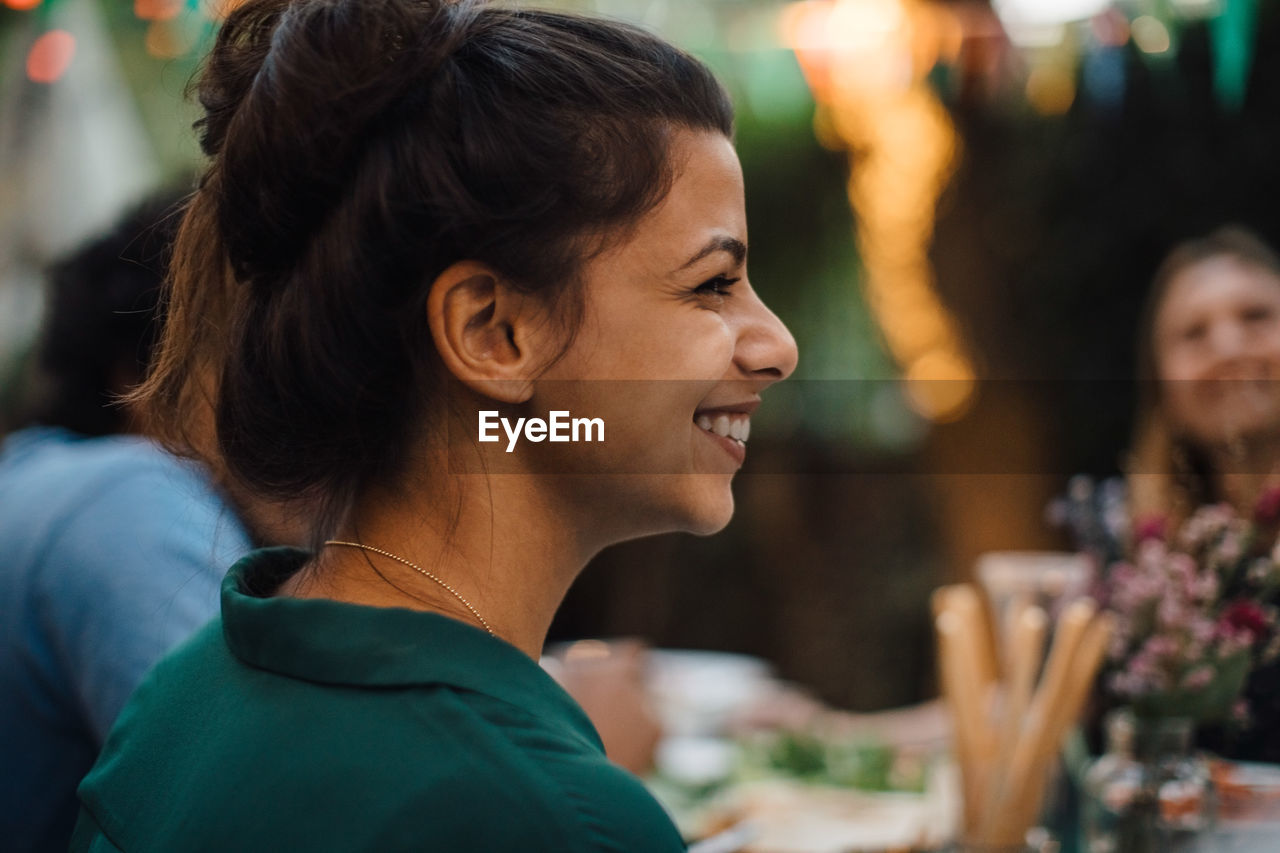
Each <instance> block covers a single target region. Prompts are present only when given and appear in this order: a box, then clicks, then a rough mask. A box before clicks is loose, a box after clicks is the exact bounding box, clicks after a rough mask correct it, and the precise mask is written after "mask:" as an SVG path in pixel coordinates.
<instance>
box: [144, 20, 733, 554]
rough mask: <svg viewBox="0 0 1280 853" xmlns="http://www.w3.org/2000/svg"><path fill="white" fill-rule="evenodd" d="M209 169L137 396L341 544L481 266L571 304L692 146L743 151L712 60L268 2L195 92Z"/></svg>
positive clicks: (563, 30) (232, 36) (224, 39)
mask: <svg viewBox="0 0 1280 853" xmlns="http://www.w3.org/2000/svg"><path fill="white" fill-rule="evenodd" d="M196 92H197V94H198V97H199V100H200V103H201V104H202V105H203V107H204V109H205V115H204V118H202V119H201V120H200V121H199V122H197V129H198V130H199V132H200V140H201V145H202V147H203V149H204V152H205V153H206V154H207V155H208V156H209V158H210V162H209V166H208V170H207V172H206V173H205V175H204V177H203V179H202V180H201V182H200V185H199V188H198V190H197V191H196V193H195V195H194V196H193V197H192V198H191V200H190V203H189V206H188V208H187V211H186V215H185V218H184V221H183V225H182V229H181V232H180V234H179V237H178V241H177V245H176V247H175V255H174V263H173V268H172V274H171V281H170V300H171V304H170V321H169V324H168V327H167V330H166V334H165V336H164V339H163V341H162V344H161V349H160V353H159V358H158V360H157V362H156V367H155V369H154V371H153V373H152V374H151V376H150V377H149V380H148V382H147V383H146V385H145V386H144V387H143V388H142V389H141V391H140V392H139V395H138V397H139V398H140V399H142V400H143V401H145V402H146V403H147V404H148V406H149V409H150V412H151V413H152V414H153V416H154V419H155V428H156V430H157V432H159V433H160V434H161V435H162V436H164V437H165V438H166V439H167V440H168V441H169V442H170V443H171V444H175V445H177V446H178V447H186V448H188V449H191V448H194V449H195V450H197V451H200V450H202V449H203V450H204V451H205V453H206V454H208V453H209V448H207V447H206V448H201V446H200V445H201V442H200V441H199V440H198V437H197V436H195V435H193V431H192V430H189V429H187V426H188V422H189V420H190V419H191V418H193V417H194V418H197V419H198V413H199V412H200V410H201V400H204V401H205V402H204V406H205V407H206V410H207V407H208V405H209V404H211V405H212V409H213V412H214V421H215V424H216V435H217V453H216V455H217V456H219V457H220V458H221V462H222V463H224V464H225V467H226V470H227V472H228V473H229V474H230V475H231V476H232V477H233V478H234V479H235V480H237V481H239V482H241V483H242V484H244V485H245V486H246V487H247V488H249V489H250V490H251V491H253V492H254V493H256V494H258V495H260V496H262V497H265V498H268V499H273V500H283V501H294V500H300V501H305V502H306V504H307V505H308V507H310V508H311V510H312V511H313V512H314V513H315V514H316V517H317V519H318V521H317V529H316V530H315V531H313V535H314V536H317V537H322V536H323V535H324V533H325V532H326V529H325V528H329V527H331V526H332V525H333V524H334V523H335V522H336V521H337V520H338V519H339V518H340V517H341V516H342V514H343V512H344V511H345V509H346V508H347V507H348V506H349V505H350V503H351V501H353V500H354V499H356V498H357V496H358V495H359V494H361V493H362V492H363V491H364V489H365V488H366V487H368V486H369V485H370V484H373V483H383V482H387V481H388V479H389V478H392V477H394V475H395V474H396V473H397V472H399V471H402V470H404V468H405V462H406V459H407V456H406V454H407V453H408V452H409V446H410V443H411V439H412V438H413V436H414V434H415V430H416V429H418V428H420V426H421V424H422V423H423V422H424V420H426V419H428V418H430V416H431V415H432V410H433V407H434V406H439V405H441V396H442V395H441V394H440V393H439V390H440V389H439V388H438V387H436V384H437V383H438V382H439V373H440V371H439V368H438V356H437V355H436V353H435V352H434V349H433V348H432V347H430V346H429V345H428V346H424V342H427V341H429V340H430V333H429V330H428V328H427V312H426V296H427V290H428V288H429V286H430V284H431V282H432V281H433V280H434V279H435V277H436V276H437V275H438V274H439V273H441V272H442V271H443V270H444V269H446V268H447V267H448V266H449V265H450V264H452V263H454V262H456V261H459V260H463V259H469V260H477V261H481V262H483V263H486V264H488V265H490V266H491V267H493V268H494V269H496V270H497V271H499V272H500V273H501V274H503V275H504V276H506V277H508V278H509V279H510V280H512V281H513V282H515V283H516V284H517V286H519V287H522V288H525V289H527V290H529V291H531V292H532V291H536V292H540V293H543V294H546V295H547V296H548V298H555V297H556V296H568V297H570V298H569V299H566V300H565V306H564V307H563V308H562V309H561V311H560V314H561V316H562V317H564V318H566V326H567V327H568V328H570V329H571V328H572V327H573V326H574V325H575V324H576V318H577V315H578V313H579V309H578V308H577V307H575V306H577V305H578V304H579V303H578V297H579V294H577V292H576V288H575V281H576V276H577V274H578V272H579V270H580V267H581V264H582V263H583V262H584V260H586V259H587V258H588V257H590V255H591V253H592V252H594V251H598V250H600V249H601V248H603V247H604V243H603V240H604V239H605V238H606V237H607V235H609V234H616V233H619V232H618V229H622V228H625V227H627V226H628V225H630V224H633V223H634V222H635V221H637V220H638V219H639V218H640V217H641V216H642V215H643V214H644V213H646V212H647V211H649V210H650V209H652V207H653V206H654V205H656V204H657V203H658V202H659V201H660V200H661V199H662V198H663V196H664V195H665V194H666V191H667V189H668V188H669V186H670V184H671V181H672V180H673V177H674V172H675V170H676V168H678V164H673V163H671V162H670V158H669V156H668V148H669V140H670V137H671V133H672V131H673V130H675V129H680V128H687V129H692V130H698V131H711V132H717V133H721V134H724V135H726V136H729V135H731V133H732V109H731V106H730V104H729V101H728V98H727V96H726V94H725V92H724V91H723V89H722V88H721V87H720V85H719V84H718V83H717V82H716V80H715V78H714V77H713V76H712V74H711V73H710V72H709V71H708V70H707V69H706V68H705V67H704V66H703V65H702V64H701V63H699V62H698V61H697V60H695V59H693V58H691V57H689V56H688V55H686V54H684V53H682V52H681V51H679V50H677V49H675V48H673V47H672V46H670V45H668V44H666V43H665V42H663V41H662V40H660V39H658V38H656V37H655V36H653V35H650V34H648V33H646V32H644V31H642V30H639V29H636V28H634V27H631V26H628V25H625V24H620V23H614V22H609V21H603V20H596V19H590V18H584V17H578V16H574V15H568V14H561V13H554V12H544V11H532V10H523V9H507V8H496V7H491V6H488V5H486V4H485V3H483V2H481V0H455V2H449V0H249V2H246V3H244V4H243V5H241V6H240V7H239V8H238V9H237V10H236V11H235V12H234V13H233V14H232V15H231V16H230V17H229V18H228V20H227V21H226V22H225V24H224V25H223V28H222V30H221V32H220V34H219V36H218V40H217V43H216V45H215V47H214V49H213V51H212V54H211V55H210V57H209V58H208V61H207V65H206V67H205V69H204V71H203V72H202V74H201V76H200V77H199V78H198V81H197V85H196Z"/></svg>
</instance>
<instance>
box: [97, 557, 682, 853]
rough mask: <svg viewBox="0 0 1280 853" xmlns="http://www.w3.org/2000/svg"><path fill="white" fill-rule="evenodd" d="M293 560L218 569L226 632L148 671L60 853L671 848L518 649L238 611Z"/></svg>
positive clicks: (212, 631) (671, 831) (335, 605)
mask: <svg viewBox="0 0 1280 853" xmlns="http://www.w3.org/2000/svg"><path fill="white" fill-rule="evenodd" d="M307 556H308V555H307V554H306V552H303V551H297V550H294V549H287V548H274V549H267V550H262V551H257V552H254V553H253V554H251V555H249V556H248V557H246V558H245V559H243V560H241V561H240V562H239V563H237V564H236V565H235V566H234V567H232V569H231V571H230V572H229V573H228V574H227V577H226V580H224V581H223V586H222V617H221V618H220V619H215V620H214V621H213V622H211V623H210V624H209V625H208V626H207V627H206V628H205V629H203V630H202V631H200V632H199V633H198V634H196V635H195V636H194V637H193V638H192V639H191V640H190V641H188V642H187V643H186V644H185V645H184V646H182V647H181V648H179V649H178V650H177V651H175V652H174V653H173V654H171V655H170V656H168V657H167V658H165V659H164V660H162V661H161V662H160V663H159V664H157V665H156V667H155V668H154V669H153V670H152V671H151V673H150V674H149V675H148V676H147V678H146V680H145V681H144V682H143V683H142V685H141V686H140V687H139V688H138V690H137V692H136V693H135V694H134V695H133V697H132V699H131V700H130V701H129V704H128V705H127V706H126V708H125V710H124V712H123V713H122V714H121V715H120V719H119V720H118V721H117V722H116V725H115V727H114V728H113V729H112V730H111V733H110V735H109V736H108V737H107V741H106V745H105V747H104V749H103V752H102V755H101V756H100V757H99V759H98V763H97V764H96V765H95V766H94V768H93V770H92V771H90V773H89V775H88V776H86V777H85V780H84V782H83V783H81V785H80V790H79V794H80V800H81V804H82V808H81V813H80V820H79V823H78V824H77V826H76V833H75V837H74V840H73V841H72V845H71V849H72V850H73V851H85V850H91V851H116V850H120V851H130V853H141V851H165V853H174V851H205V850H207V851H233V850H234V851H257V850H262V851H280V850H305V851H344V852H345V851H379V853H381V852H382V851H399V850H414V851H454V850H457V851H505V850H520V851H555V853H574V851H603V850H608V851H639V853H649V851H653V853H658V851H661V852H662V853H668V851H679V850H684V844H683V842H682V841H681V839H680V836H679V833H678V832H677V831H676V828H675V826H674V825H673V824H672V822H671V820H670V819H669V818H668V817H667V815H666V813H665V812H664V811H663V810H662V808H661V806H659V805H658V803H657V802H656V801H655V800H654V799H653V797H651V796H650V795H649V793H648V792H647V791H646V790H645V788H644V787H643V786H642V785H641V783H640V781H639V780H638V779H636V778H635V777H634V776H632V775H630V774H629V773H627V772H626V771H624V770H622V769H621V768H619V767H617V766H616V765H614V764H611V763H609V761H608V760H606V759H605V756H604V749H603V746H602V745H601V743H600V738H599V736H598V735H597V734H596V732H595V729H594V728H593V727H592V725H591V723H590V721H589V720H588V719H587V717H586V715H585V714H584V713H583V712H582V709H581V708H579V707H578V705H577V704H576V703H575V702H574V701H573V700H572V699H571V698H570V697H569V695H568V694H567V693H565V692H564V691H563V690H562V689H561V688H560V686H559V685H558V684H556V682H555V681H554V680H553V679H552V678H551V677H550V676H548V675H547V674H546V673H545V672H544V671H543V670H542V668H541V667H539V666H538V664H537V663H535V662H534V661H532V660H530V659H529V658H528V657H527V656H526V655H524V654H523V653H522V652H520V651H519V650H517V649H516V648H514V647H513V646H510V645H508V644H507V643H504V642H502V641H501V640H498V639H495V638H493V637H490V636H489V635H488V634H486V633H484V632H483V631H480V630H478V629H476V628H472V627H470V626H468V625H466V624H463V623H462V622H458V621H455V620H452V619H449V618H447V617H444V616H439V615H436V614H432V613H422V612H418V611H413V610H400V609H379V608H371V607H362V606H357V605H352V604H343V603H339V602H334V601H324V600H300V599H291V598H270V597H258V596H255V595H253V594H251V593H250V591H249V590H250V589H251V588H252V587H251V586H250V584H249V582H248V580H254V579H257V578H259V577H262V576H266V577H268V578H280V577H284V576H287V575H288V574H289V573H291V572H292V570H293V569H295V568H297V567H298V566H299V565H301V563H302V562H303V561H304V560H305V559H306V558H307ZM247 579H248V580H247ZM254 586H256V584H254Z"/></svg>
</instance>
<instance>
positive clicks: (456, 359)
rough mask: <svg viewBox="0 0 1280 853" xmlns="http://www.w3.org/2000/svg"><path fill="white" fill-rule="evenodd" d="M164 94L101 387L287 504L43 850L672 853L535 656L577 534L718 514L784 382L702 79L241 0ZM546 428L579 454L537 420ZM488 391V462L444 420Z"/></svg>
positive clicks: (732, 166) (487, 20)
mask: <svg viewBox="0 0 1280 853" xmlns="http://www.w3.org/2000/svg"><path fill="white" fill-rule="evenodd" d="M197 92H198V95H199V98H200V101H201V104H202V105H203V107H204V117H203V118H202V119H201V120H200V122H199V124H198V127H199V130H200V133H201V145H202V148H203V150H204V152H205V153H206V154H207V155H208V157H209V162H208V167H207V170H206V172H205V173H204V176H203V178H202V180H201V182H200V187H199V190H198V192H197V193H196V194H195V196H194V197H193V199H192V200H191V203H190V204H189V206H188V208H187V211H186V214H185V217H184V220H183V224H182V227H181V228H180V230H179V234H178V238H177V242H176V244H175V253H174V259H173V264H172V269H173V274H172V275H171V276H170V278H169V280H168V281H169V287H170V290H169V297H170V301H169V302H168V305H169V310H170V314H169V318H168V321H167V323H166V327H165V332H164V335H163V338H162V341H161V344H160V353H159V355H158V358H157V362H156V364H157V367H156V369H155V370H154V371H153V372H152V373H151V374H150V375H149V377H148V380H147V382H146V383H145V384H144V386H143V387H142V388H141V389H140V390H139V392H138V393H137V394H136V395H135V397H136V398H137V399H139V400H140V401H142V402H143V403H144V404H145V405H146V406H147V407H148V411H149V412H151V413H153V414H154V415H155V416H156V419H157V420H156V422H157V423H164V422H165V420H166V419H167V426H168V431H167V433H166V436H167V439H168V440H169V441H174V442H181V441H182V439H183V433H184V427H185V425H186V423H187V421H188V415H187V412H188V411H190V408H189V407H190V406H191V405H192V401H196V400H201V399H205V400H211V402H212V407H213V410H214V418H213V420H214V423H215V425H216V439H217V455H218V457H219V459H220V460H221V461H220V463H219V464H223V465H225V469H226V471H227V474H228V476H229V477H231V478H232V479H234V480H235V482H236V483H238V484H239V487H240V488H243V489H244V490H245V491H247V492H250V493H252V494H253V495H255V496H256V497H257V498H258V499H260V500H264V501H274V502H277V503H278V504H280V505H292V504H296V502H298V501H300V500H301V501H303V502H305V505H306V507H307V513H308V519H309V537H308V538H309V541H310V544H311V547H310V548H309V549H307V550H302V549H292V548H274V549H264V550H261V551H256V552H254V553H253V554H250V555H249V556H247V557H245V558H244V559H242V560H240V561H239V562H238V563H237V564H236V565H234V566H233V567H232V568H231V570H230V572H229V573H228V575H227V577H226V579H225V580H224V582H223V586H222V611H221V614H220V617H219V618H218V619H216V620H215V621H214V622H213V623H212V624H210V625H209V626H208V627H206V628H205V629H202V630H201V631H200V632H198V633H197V634H196V636H195V637H194V638H192V640H191V641H189V642H188V643H186V644H184V645H183V646H182V647H181V648H180V649H179V650H177V651H175V652H174V653H172V654H171V655H169V656H168V657H167V658H165V659H164V660H163V661H161V662H160V663H159V664H158V665H157V666H156V667H155V668H154V669H153V670H152V671H151V673H150V675H149V676H148V677H147V678H146V680H145V681H144V682H143V684H142V686H141V687H139V689H138V691H137V692H136V693H135V694H134V696H133V698H132V699H131V700H130V702H129V704H128V706H127V707H126V708H125V710H124V711H123V712H122V713H121V716H120V719H119V721H118V722H117V723H116V726H115V727H114V728H113V729H112V731H111V733H110V735H109V736H108V738H107V744H106V747H105V748H104V750H103V753H102V756H101V757H100V758H99V760H98V763H97V764H96V765H95V767H94V769H93V770H92V771H90V773H89V774H88V776H86V777H85V781H84V782H83V783H82V784H81V786H80V791H79V793H80V799H81V802H82V804H83V810H82V812H81V818H80V821H79V823H78V824H77V827H76V833H75V837H74V840H73V842H72V849H73V850H78V851H82V850H92V851H144V850H156V851H161V850H163V851H171V850H181V851H206V850H207V851H228V850H235V851H277V850H306V851H312V853H316V851H344V853H351V851H379V853H388V852H389V851H411V850H412V851H419V850H441V851H445V850H448V851H508V850H509V851H517V850H518V851H526V853H527V852H528V851H546V853H587V851H605V850H614V851H628V853H675V851H681V850H684V849H685V845H684V843H683V841H682V839H681V837H680V834H679V832H678V831H677V829H676V827H675V825H674V824H673V823H672V821H671V819H670V818H669V817H668V816H667V814H666V813H665V811H664V810H663V809H662V807H661V806H660V805H659V804H658V802H657V801H656V800H654V799H653V797H652V796H651V795H650V794H649V793H648V792H647V791H646V789H645V788H644V786H643V785H642V784H641V782H640V781H639V780H638V779H637V778H636V777H635V776H633V775H631V774H630V773H628V772H626V771H625V770H623V769H622V768H620V767H618V766H617V765H615V764H612V763H610V762H609V761H608V760H607V758H606V755H605V751H604V748H603V746H602V744H601V740H600V737H599V735H598V734H597V732H596V730H595V729H594V728H593V727H592V725H591V723H590V721H589V720H588V719H587V716H586V715H585V714H584V713H583V711H582V709H581V708H580V707H579V706H578V705H577V704H576V703H575V702H574V701H573V699H572V698H570V696H569V695H568V694H567V693H565V691H564V690H563V689H562V688H561V687H560V686H559V685H557V684H556V682H555V681H554V679H552V678H551V676H550V675H548V674H547V673H546V672H545V671H543V669H542V668H541V667H539V665H538V658H539V656H540V654H541V651H542V646H543V643H544V641H545V639H546V635H547V631H548V628H549V626H550V624H551V620H552V617H553V615H554V613H555V611H556V609H557V607H558V606H559V605H560V602H561V601H562V599H563V598H564V595H565V593H566V591H567V590H568V588H569V585H570V584H571V583H572V582H573V580H574V578H575V577H576V576H577V575H578V573H579V572H581V571H582V569H583V567H584V566H585V565H586V563H587V562H588V561H589V560H590V559H591V557H592V556H594V555H595V554H596V553H598V552H599V551H600V550H601V549H602V548H605V547H607V546H608V545H610V544H612V543H615V542H620V541H623V540H626V539H632V538H636V537H639V536H646V535H650V534H656V533H661V532H666V531H688V532H692V533H696V534H703V535H706V534H711V533H714V532H716V531H718V530H720V529H722V528H723V527H724V526H725V525H726V524H728V522H729V520H730V518H731V516H732V513H733V508H734V503H733V493H732V481H733V478H734V475H735V474H736V473H737V471H738V469H739V468H740V467H741V465H742V464H743V462H744V460H745V458H746V442H747V438H748V434H749V422H750V417H751V414H752V412H753V411H754V410H755V409H756V407H757V406H758V405H759V404H760V402H761V399H760V394H761V393H762V392H763V391H765V389H767V388H768V387H769V386H771V385H772V384H774V383H776V382H778V381H780V380H782V379H785V378H786V377H787V376H788V375H790V373H791V372H792V371H793V370H794V368H795V364H796V359H797V354H796V347H795V342H794V340H793V339H792V337H791V335H790V333H789V332H788V331H787V329H786V327H785V326H784V325H783V324H782V322H781V321H780V320H779V319H778V318H777V317H776V316H774V314H773V313H772V312H770V311H769V309H768V308H767V307H765V305H764V304H763V302H761V300H760V298H759V297H758V296H757V295H756V293H755V291H754V290H753V289H752V287H751V285H750V283H749V281H748V279H747V271H746V258H747V227H746V214H745V204H744V189H743V183H742V171H741V167H740V166H739V164H738V158H737V155H736V153H735V152H734V149H733V144H732V141H731V137H732V132H733V127H732V122H733V118H732V108H731V105H730V103H729V99H728V97H727V95H726V93H725V92H724V90H723V88H722V87H721V86H720V84H719V83H718V82H717V81H716V80H715V78H714V77H713V76H712V74H711V72H710V71H709V70H708V69H707V68H706V67H705V66H703V65H702V64H701V63H699V62H698V61H697V60H695V59H693V58H692V57H690V56H688V55H687V54H685V53H683V52H681V51H679V50H677V49H675V48H674V47H672V46H671V45H669V44H667V43H665V42H663V41H662V40H660V39H659V38H657V37H655V36H653V35H651V34H649V33H647V32H645V31H643V30H640V29H638V28H634V27H631V26H627V25H624V24H620V23H615V22H611V21H606V20H599V19H594V18H589V17H583V16H578V15H571V14H562V13H555V12H547V11H536V10H531V9H524V8H513V7H511V6H510V5H508V4H493V5H489V4H485V3H481V2H474V0H457V1H456V2H447V0H293V2H288V0H247V2H244V3H242V4H239V5H238V6H237V7H236V9H235V11H233V12H232V13H231V14H230V15H229V16H228V18H227V19H226V21H225V23H224V24H223V25H222V30H221V32H220V33H219V36H218V41H217V43H216V45H215V46H214V48H213V52H212V54H211V56H210V57H209V59H208V61H207V63H206V64H205V66H204V71H203V73H202V77H201V78H200V81H199V83H198V88H197ZM561 412H571V413H572V414H573V415H574V416H576V417H581V418H582V419H583V420H584V421H598V422H599V424H600V428H599V429H598V430H597V431H596V432H595V433H594V434H595V436H596V439H587V438H585V437H580V439H579V440H578V441H576V442H575V441H557V440H554V437H553V440H550V441H543V439H546V438H547V433H546V429H547V421H546V420H542V419H544V418H548V417H549V416H554V414H555V413H561ZM499 415H500V416H501V418H502V420H503V423H506V424H508V425H510V424H525V425H526V427H525V428H524V430H523V434H524V435H525V436H527V440H526V441H525V442H524V443H523V444H521V445H520V447H518V448H516V447H513V446H512V443H511V442H508V441H502V442H498V441H490V440H486V439H485V437H484V435H483V434H481V433H480V432H479V431H478V429H479V430H483V426H480V427H479V428H478V424H480V425H482V424H483V423H484V422H485V418H486V416H487V417H489V418H497V417H498V416H499ZM552 419H553V420H554V417H552ZM531 422H540V423H542V432H541V434H539V433H538V431H537V430H536V429H535V428H534V427H532V426H527V425H528V424H530V423H531ZM520 429H521V427H520V426H516V427H515V430H517V431H519V430H520ZM591 430H592V428H591V427H588V430H587V434H588V435H590V434H592V433H591ZM507 431H508V432H510V428H509V426H508V428H507ZM597 439H598V440H597ZM508 448H511V450H512V452H508Z"/></svg>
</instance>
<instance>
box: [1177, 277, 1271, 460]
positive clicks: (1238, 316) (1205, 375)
mask: <svg viewBox="0 0 1280 853" xmlns="http://www.w3.org/2000/svg"><path fill="white" fill-rule="evenodd" d="M1154 331H1155V335H1154V343H1155V355H1156V368H1157V375H1158V378H1159V379H1161V380H1162V381H1163V382H1164V387H1163V393H1164V399H1165V401H1166V407H1167V411H1168V414H1169V416H1170V417H1171V418H1172V420H1173V422H1174V424H1175V426H1176V427H1178V428H1179V429H1180V430H1181V431H1182V432H1183V433H1185V434H1186V435H1187V436H1188V437H1190V438H1191V439H1193V440H1195V441H1198V442H1200V443H1203V444H1220V443H1223V442H1231V441H1233V440H1235V439H1238V438H1247V437H1249V436H1251V435H1257V434H1259V433H1263V432H1273V431H1276V430H1280V393H1278V392H1280V381H1278V380H1280V276H1277V275H1276V274H1275V273H1273V272H1271V271H1269V270H1267V269H1264V268H1262V267H1259V266H1257V265H1255V264H1250V263H1247V262H1244V261H1241V260H1239V259H1237V258H1235V257H1233V256H1230V255H1219V256H1216V257H1211V258H1208V259H1206V260H1203V261H1200V262H1198V263H1196V264H1194V265H1192V266H1189V267H1187V268H1185V269H1183V270H1182V271H1181V272H1179V273H1177V274H1176V275H1175V276H1174V278H1173V279H1172V281H1171V282H1170V283H1169V287H1168V290H1167V292H1166V294H1165V296H1164V299H1163V301H1162V302H1161V303H1160V307H1159V310H1158V311H1157V313H1156V319H1155V330H1154Z"/></svg>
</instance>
